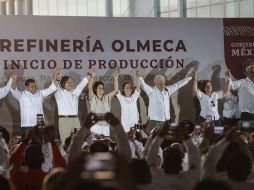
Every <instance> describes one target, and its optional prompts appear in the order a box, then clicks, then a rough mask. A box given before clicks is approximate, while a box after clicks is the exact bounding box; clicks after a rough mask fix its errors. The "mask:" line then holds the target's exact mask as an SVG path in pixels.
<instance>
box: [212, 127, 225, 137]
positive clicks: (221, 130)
mask: <svg viewBox="0 0 254 190" xmlns="http://www.w3.org/2000/svg"><path fill="white" fill-rule="evenodd" d="M223 133H224V127H218V126H215V127H214V134H217V135H222V134H223Z"/></svg>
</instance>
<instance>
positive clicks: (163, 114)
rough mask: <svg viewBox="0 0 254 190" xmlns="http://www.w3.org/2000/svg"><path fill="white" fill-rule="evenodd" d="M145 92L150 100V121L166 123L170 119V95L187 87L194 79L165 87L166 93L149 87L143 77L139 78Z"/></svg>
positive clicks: (189, 78)
mask: <svg viewBox="0 0 254 190" xmlns="http://www.w3.org/2000/svg"><path fill="white" fill-rule="evenodd" d="M139 79H140V82H141V85H142V86H143V90H144V91H145V93H146V94H147V96H148V98H149V106H148V116H149V119H150V120H155V121H165V120H169V119H170V106H169V98H170V95H171V94H173V93H174V92H176V91H177V90H178V89H179V88H181V87H182V86H184V85H186V84H187V83H188V82H189V81H190V80H191V79H192V78H191V77H186V78H184V79H182V80H180V81H178V82H177V83H175V84H173V85H169V86H166V87H165V90H164V91H162V92H161V91H160V90H159V89H158V88H156V87H155V86H154V87H151V86H149V85H147V84H146V83H145V81H144V79H143V78H142V77H139Z"/></svg>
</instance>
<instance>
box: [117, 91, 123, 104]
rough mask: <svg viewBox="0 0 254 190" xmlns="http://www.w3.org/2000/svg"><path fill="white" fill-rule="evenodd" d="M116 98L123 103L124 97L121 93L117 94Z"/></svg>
mask: <svg viewBox="0 0 254 190" xmlns="http://www.w3.org/2000/svg"><path fill="white" fill-rule="evenodd" d="M116 97H117V99H118V100H119V102H121V101H122V100H123V95H122V94H121V92H120V91H119V92H118V93H117V94H116Z"/></svg>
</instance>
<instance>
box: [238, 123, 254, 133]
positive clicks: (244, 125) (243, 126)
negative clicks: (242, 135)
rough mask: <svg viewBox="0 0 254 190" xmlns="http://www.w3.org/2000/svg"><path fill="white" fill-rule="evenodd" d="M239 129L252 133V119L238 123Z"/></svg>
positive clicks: (253, 127)
mask: <svg viewBox="0 0 254 190" xmlns="http://www.w3.org/2000/svg"><path fill="white" fill-rule="evenodd" d="M240 126H241V131H243V132H249V133H254V121H242V122H241V123H240Z"/></svg>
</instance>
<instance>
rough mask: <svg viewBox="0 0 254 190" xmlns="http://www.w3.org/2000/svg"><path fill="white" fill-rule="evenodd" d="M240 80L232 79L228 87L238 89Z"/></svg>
mask: <svg viewBox="0 0 254 190" xmlns="http://www.w3.org/2000/svg"><path fill="white" fill-rule="evenodd" d="M241 83H242V80H236V81H232V82H231V84H230V87H231V88H232V89H233V90H238V88H239V87H240V86H241Z"/></svg>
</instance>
